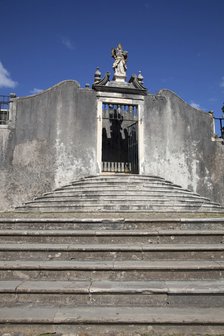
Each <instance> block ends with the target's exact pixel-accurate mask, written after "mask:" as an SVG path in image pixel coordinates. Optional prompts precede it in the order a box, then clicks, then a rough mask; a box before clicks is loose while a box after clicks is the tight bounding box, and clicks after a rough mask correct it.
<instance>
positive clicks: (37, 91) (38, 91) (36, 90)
mask: <svg viewBox="0 0 224 336" xmlns="http://www.w3.org/2000/svg"><path fill="white" fill-rule="evenodd" d="M42 91H43V90H42V89H37V88H34V89H33V90H31V91H30V93H31V94H37V93H40V92H42Z"/></svg>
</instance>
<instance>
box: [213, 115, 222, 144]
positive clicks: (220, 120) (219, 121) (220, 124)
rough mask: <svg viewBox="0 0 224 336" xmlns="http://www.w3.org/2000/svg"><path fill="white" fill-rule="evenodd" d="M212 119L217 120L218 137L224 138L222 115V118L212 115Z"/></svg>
mask: <svg viewBox="0 0 224 336" xmlns="http://www.w3.org/2000/svg"><path fill="white" fill-rule="evenodd" d="M214 120H215V121H216V120H217V121H218V123H219V127H220V138H222V139H224V117H223V118H217V117H214Z"/></svg>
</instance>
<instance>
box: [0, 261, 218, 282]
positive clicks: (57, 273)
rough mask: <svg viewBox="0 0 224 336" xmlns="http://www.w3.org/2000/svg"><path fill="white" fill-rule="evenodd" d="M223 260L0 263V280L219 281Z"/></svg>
mask: <svg viewBox="0 0 224 336" xmlns="http://www.w3.org/2000/svg"><path fill="white" fill-rule="evenodd" d="M223 276H224V261H223V260H215V261H212V260H181V261H177V260H162V261H161V260H160V261H143V260H138V261H133V260H132V261H116V260H111V261H110V260H107V261H99V260H97V261H83V260H81V261H77V260H75V261H74V260H70V261H60V260H53V261H52V260H51V261H27V260H16V261H11V260H10V261H0V279H1V280H5V281H6V280H21V279H22V280H28V279H29V280H34V279H40V277H41V279H42V280H80V279H82V280H86V279H92V280H114V281H119V280H120V281H121V280H122V281H127V280H131V281H136V280H160V281H161V280H202V279H203V280H220V279H223Z"/></svg>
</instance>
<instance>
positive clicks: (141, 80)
mask: <svg viewBox="0 0 224 336" xmlns="http://www.w3.org/2000/svg"><path fill="white" fill-rule="evenodd" d="M137 78H138V81H139V83H140V84H142V85H143V84H144V82H143V80H144V77H143V76H142V72H141V71H139V72H138V77H137Z"/></svg>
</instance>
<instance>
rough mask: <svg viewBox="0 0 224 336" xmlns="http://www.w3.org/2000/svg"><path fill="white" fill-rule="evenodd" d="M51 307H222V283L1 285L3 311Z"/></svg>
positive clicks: (10, 282)
mask: <svg viewBox="0 0 224 336" xmlns="http://www.w3.org/2000/svg"><path fill="white" fill-rule="evenodd" d="M24 303H26V304H27V303H34V304H35V303H36V304H38V305H39V304H47V305H49V304H50V305H52V304H54V305H59V304H60V305H62V304H63V305H64V306H69V305H70V306H71V305H74V304H75V305H86V306H87V305H89V307H91V306H102V305H103V306H114V305H115V306H116V307H119V306H124V305H128V306H138V307H152V306H153V307H168V306H169V307H180V308H183V306H184V307H194V308H195V307H203V308H206V307H208V308H209V307H211V306H212V307H213V308H214V307H220V308H223V305H224V282H223V280H221V281H203V282H202V281H156V282H155V281H90V280H86V281H0V307H3V306H5V305H7V306H13V305H16V306H18V305H19V304H24Z"/></svg>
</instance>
